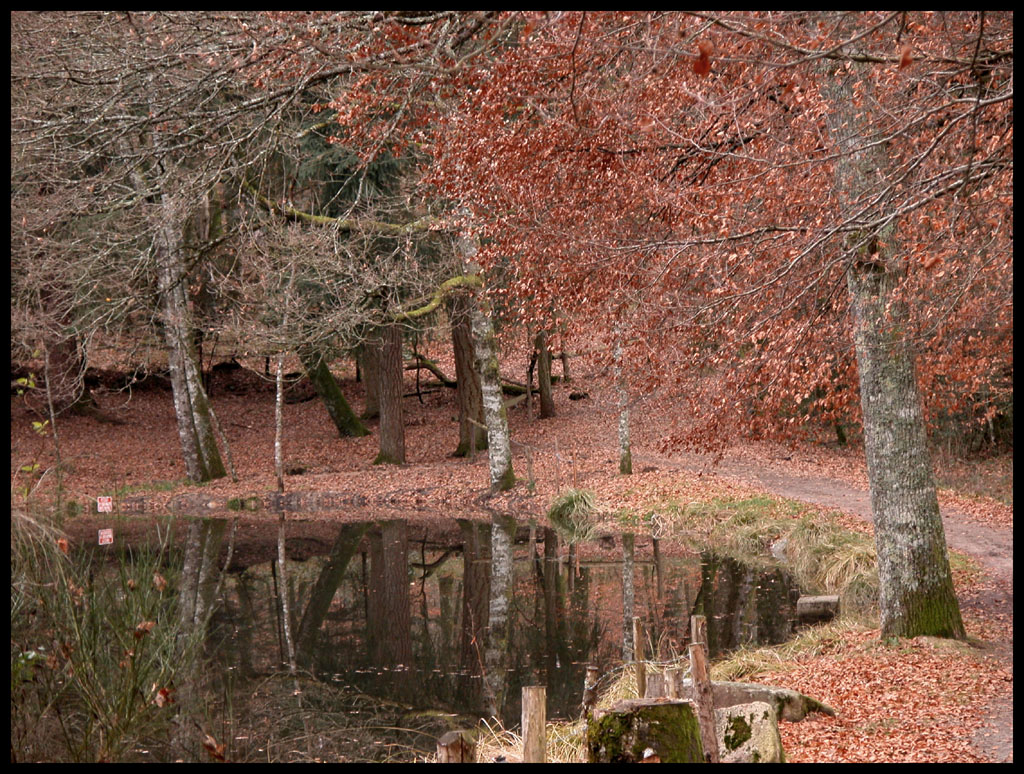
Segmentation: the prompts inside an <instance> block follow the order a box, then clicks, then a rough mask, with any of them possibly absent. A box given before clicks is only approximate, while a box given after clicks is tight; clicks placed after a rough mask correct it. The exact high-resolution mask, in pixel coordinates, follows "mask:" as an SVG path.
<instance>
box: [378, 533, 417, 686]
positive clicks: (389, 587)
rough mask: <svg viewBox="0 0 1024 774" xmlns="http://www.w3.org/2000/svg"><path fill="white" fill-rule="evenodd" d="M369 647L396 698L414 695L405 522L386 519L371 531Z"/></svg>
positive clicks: (407, 541)
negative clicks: (378, 527)
mask: <svg viewBox="0 0 1024 774" xmlns="http://www.w3.org/2000/svg"><path fill="white" fill-rule="evenodd" d="M369 580H370V583H369V593H368V595H367V608H366V616H367V626H366V634H367V637H366V639H367V647H368V650H369V655H370V662H371V663H372V664H373V665H375V666H376V667H377V668H378V669H380V670H381V672H382V673H383V674H384V675H385V676H386V677H385V678H384V679H383V680H382V684H383V685H386V686H388V687H389V688H390V689H391V690H392V691H393V692H394V693H393V694H392V695H393V696H394V697H395V698H398V697H399V696H401V697H403V698H406V697H407V698H412V697H413V696H414V695H415V693H416V691H415V689H414V678H413V676H412V675H411V674H410V672H411V671H412V670H413V658H412V614H411V610H410V596H409V540H408V534H407V531H406V522H405V521H400V520H395V521H386V522H384V523H382V524H381V525H380V530H379V531H378V530H373V531H371V532H370V577H369Z"/></svg>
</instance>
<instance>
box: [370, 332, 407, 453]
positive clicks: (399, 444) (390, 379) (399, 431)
mask: <svg viewBox="0 0 1024 774" xmlns="http://www.w3.org/2000/svg"><path fill="white" fill-rule="evenodd" d="M404 373H405V372H404V369H403V364H402V329H401V327H400V326H398V325H387V326H385V327H384V328H382V329H381V346H380V373H379V374H378V376H379V387H380V392H379V395H380V433H379V435H380V438H379V440H380V453H379V454H378V455H377V459H375V460H374V463H375V464H391V465H404V464H405V419H404V415H403V411H402V394H403V391H404V385H405V380H404V378H403V377H404Z"/></svg>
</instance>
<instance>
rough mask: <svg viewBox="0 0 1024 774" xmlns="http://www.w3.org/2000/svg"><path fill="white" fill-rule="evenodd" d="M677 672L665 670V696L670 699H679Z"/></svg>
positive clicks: (675, 670)
mask: <svg viewBox="0 0 1024 774" xmlns="http://www.w3.org/2000/svg"><path fill="white" fill-rule="evenodd" d="M678 684H679V670H678V669H674V668H670V669H666V670H665V695H666V696H668V698H670V699H678V698H679V688H678Z"/></svg>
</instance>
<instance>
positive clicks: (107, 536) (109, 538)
mask: <svg viewBox="0 0 1024 774" xmlns="http://www.w3.org/2000/svg"><path fill="white" fill-rule="evenodd" d="M99 536H100V539H99V543H100V545H101V546H109V545H111V544H113V542H114V530H112V529H101V530H100V533H99Z"/></svg>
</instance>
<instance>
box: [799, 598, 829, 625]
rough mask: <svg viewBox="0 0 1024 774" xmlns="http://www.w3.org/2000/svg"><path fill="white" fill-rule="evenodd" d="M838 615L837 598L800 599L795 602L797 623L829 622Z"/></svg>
mask: <svg viewBox="0 0 1024 774" xmlns="http://www.w3.org/2000/svg"><path fill="white" fill-rule="evenodd" d="M838 615H839V596H838V595H837V594H831V595H827V596H820V597H800V598H799V599H798V600H797V601H796V619H797V622H798V623H802V624H811V623H823V622H825V621H831V620H832V619H833V618H835V617H836V616H838Z"/></svg>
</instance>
